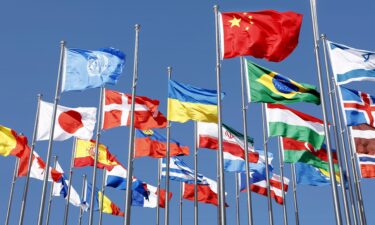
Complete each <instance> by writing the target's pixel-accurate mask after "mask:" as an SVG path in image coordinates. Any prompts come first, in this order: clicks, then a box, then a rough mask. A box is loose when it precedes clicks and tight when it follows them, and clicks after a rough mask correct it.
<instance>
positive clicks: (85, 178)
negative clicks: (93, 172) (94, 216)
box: [78, 174, 87, 225]
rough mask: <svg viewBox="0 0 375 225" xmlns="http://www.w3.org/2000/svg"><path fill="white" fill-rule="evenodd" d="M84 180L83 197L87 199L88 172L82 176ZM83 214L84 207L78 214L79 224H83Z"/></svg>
mask: <svg viewBox="0 0 375 225" xmlns="http://www.w3.org/2000/svg"><path fill="white" fill-rule="evenodd" d="M82 179H83V182H82V191H81V196H82V198H83V199H85V195H86V182H87V176H86V174H83V176H82ZM82 216H83V209H82V207H80V208H79V216H78V225H81V224H82Z"/></svg>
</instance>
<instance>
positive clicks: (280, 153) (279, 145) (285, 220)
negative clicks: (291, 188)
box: [277, 137, 288, 225]
mask: <svg viewBox="0 0 375 225" xmlns="http://www.w3.org/2000/svg"><path fill="white" fill-rule="evenodd" d="M277 141H278V148H279V163H280V176H281V191H282V197H283V203H284V204H283V213H284V225H288V214H287V211H286V199H285V190H284V156H283V152H282V151H281V137H278V138H277Z"/></svg>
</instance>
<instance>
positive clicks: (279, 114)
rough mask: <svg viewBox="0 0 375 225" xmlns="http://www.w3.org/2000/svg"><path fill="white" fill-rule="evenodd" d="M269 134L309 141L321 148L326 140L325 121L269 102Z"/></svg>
mask: <svg viewBox="0 0 375 225" xmlns="http://www.w3.org/2000/svg"><path fill="white" fill-rule="evenodd" d="M266 114H267V123H268V135H269V136H282V137H288V138H293V139H295V140H298V141H302V142H308V143H310V144H311V145H312V146H313V147H314V148H315V149H320V147H321V146H322V144H323V142H324V137H325V135H324V126H323V121H322V120H320V119H318V118H315V117H313V116H310V115H308V114H305V113H302V112H299V111H297V110H295V109H291V108H288V107H286V106H284V105H280V104H270V103H268V104H267V107H266Z"/></svg>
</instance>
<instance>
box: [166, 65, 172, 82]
mask: <svg viewBox="0 0 375 225" xmlns="http://www.w3.org/2000/svg"><path fill="white" fill-rule="evenodd" d="M167 71H168V79H171V76H172V67H171V66H168V67H167Z"/></svg>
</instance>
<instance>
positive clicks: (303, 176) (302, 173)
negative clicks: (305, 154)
mask: <svg viewBox="0 0 375 225" xmlns="http://www.w3.org/2000/svg"><path fill="white" fill-rule="evenodd" d="M295 168H296V180H297V184H304V185H310V186H326V185H330V184H331V182H330V176H329V172H328V171H327V170H324V169H321V168H316V167H314V166H312V165H309V164H306V163H295ZM336 180H337V182H339V183H340V177H339V175H338V174H336Z"/></svg>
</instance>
